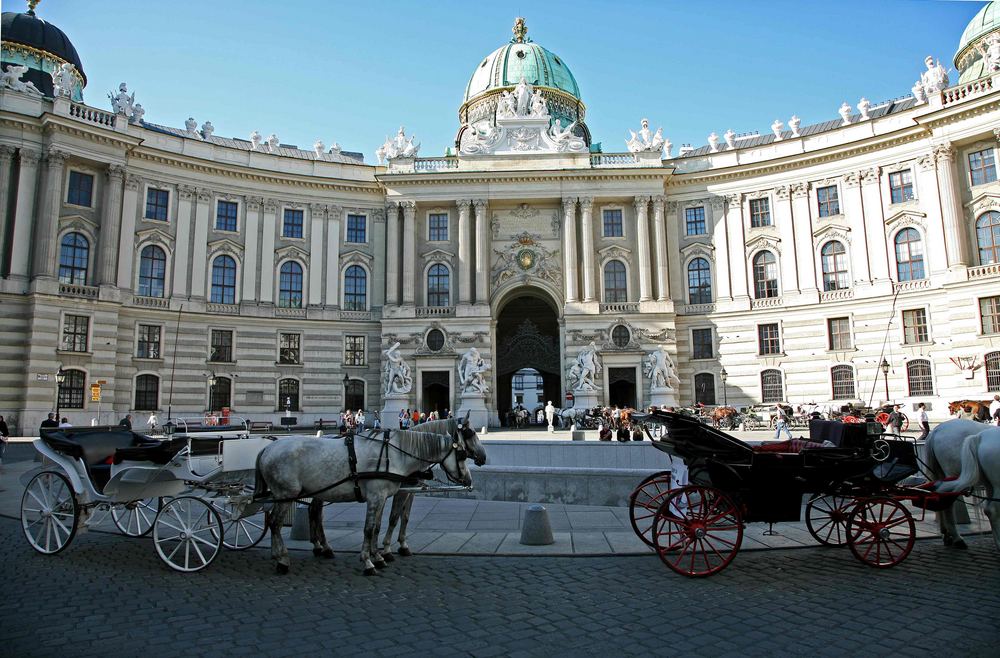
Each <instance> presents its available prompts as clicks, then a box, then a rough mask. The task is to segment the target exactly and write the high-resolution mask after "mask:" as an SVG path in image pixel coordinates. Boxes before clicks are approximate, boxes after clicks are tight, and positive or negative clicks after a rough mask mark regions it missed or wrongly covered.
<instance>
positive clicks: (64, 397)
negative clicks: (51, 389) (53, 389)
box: [59, 370, 87, 409]
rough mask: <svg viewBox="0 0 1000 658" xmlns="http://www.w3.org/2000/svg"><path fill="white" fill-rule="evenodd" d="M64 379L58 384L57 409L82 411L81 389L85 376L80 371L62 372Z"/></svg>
mask: <svg viewBox="0 0 1000 658" xmlns="http://www.w3.org/2000/svg"><path fill="white" fill-rule="evenodd" d="M62 374H64V375H65V376H66V379H65V380H64V381H63V383H62V384H59V408H60V409H83V387H84V384H85V383H86V380H87V376H86V375H85V374H84V372H83V371H82V370H63V371H62Z"/></svg>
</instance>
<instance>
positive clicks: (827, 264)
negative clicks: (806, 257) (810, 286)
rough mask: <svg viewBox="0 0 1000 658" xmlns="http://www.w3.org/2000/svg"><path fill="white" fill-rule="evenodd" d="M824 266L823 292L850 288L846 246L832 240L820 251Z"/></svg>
mask: <svg viewBox="0 0 1000 658" xmlns="http://www.w3.org/2000/svg"><path fill="white" fill-rule="evenodd" d="M820 261H821V264H822V266H823V290H826V291H830V290H843V289H844V288H849V287H850V286H849V285H848V281H847V250H846V249H844V244H843V243H842V242H838V241H837V240H831V241H830V242H827V243H826V244H825V245H823V249H821V250H820Z"/></svg>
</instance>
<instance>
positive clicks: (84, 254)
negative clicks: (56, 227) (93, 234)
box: [59, 233, 90, 286]
mask: <svg viewBox="0 0 1000 658" xmlns="http://www.w3.org/2000/svg"><path fill="white" fill-rule="evenodd" d="M89 261H90V243H89V242H87V238H85V237H83V236H82V235H81V234H79V233H67V234H66V235H64V236H63V239H62V243H61V244H60V246H59V283H69V284H73V285H78V286H85V285H87V264H88V262H89Z"/></svg>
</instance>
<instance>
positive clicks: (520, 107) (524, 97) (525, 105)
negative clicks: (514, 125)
mask: <svg viewBox="0 0 1000 658" xmlns="http://www.w3.org/2000/svg"><path fill="white" fill-rule="evenodd" d="M531 92H532V89H531V85H529V84H528V83H527V81H526V80H525V79H524V77H522V78H521V81H520V82H518V83H517V86H516V87H514V111H515V113H516V114H517V116H519V117H526V116H528V115H529V114H530V113H531Z"/></svg>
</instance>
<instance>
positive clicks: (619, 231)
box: [601, 208, 625, 238]
mask: <svg viewBox="0 0 1000 658" xmlns="http://www.w3.org/2000/svg"><path fill="white" fill-rule="evenodd" d="M601 215H602V217H603V218H604V237H606V238H620V237H622V236H624V235H625V232H624V227H623V226H622V211H621V209H620V208H612V209H608V210H605V211H604V212H602V213H601Z"/></svg>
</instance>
